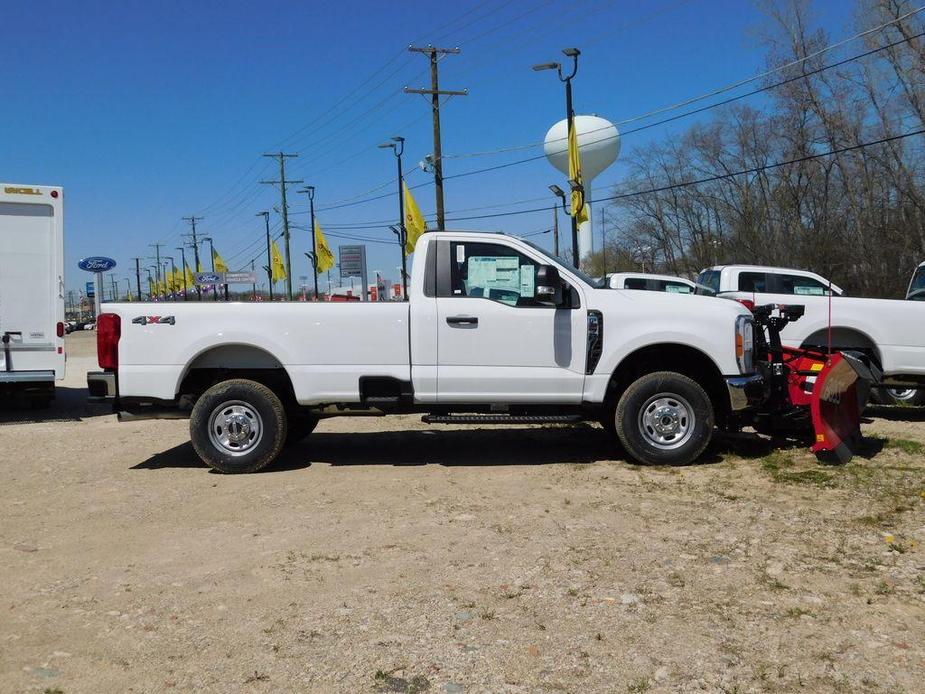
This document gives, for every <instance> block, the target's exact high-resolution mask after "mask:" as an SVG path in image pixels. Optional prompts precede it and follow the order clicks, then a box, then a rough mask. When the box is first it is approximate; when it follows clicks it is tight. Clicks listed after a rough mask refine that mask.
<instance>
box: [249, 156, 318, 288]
mask: <svg viewBox="0 0 925 694" xmlns="http://www.w3.org/2000/svg"><path fill="white" fill-rule="evenodd" d="M263 156H265V157H273V158H274V159H279V180H278V181H261V183H267V184H272V185H279V193H280V198H281V200H282V204H283V206H282V215H283V238H284V240H285V243H286V298H287V299H288V300H289V301H292V262H291V260H292V256H291V255H290V252H289V208H288V207H287V206H286V185H288V184H289V183H302V182H303V181H302V179H301V178H300V179H299V180H297V181H287V180H286V159H287V158H288V157H297V156H299V155H298V154H286V153H285V152H275V153H273V154H264V155H263ZM312 233H314V225H312ZM313 250H314V249H313ZM270 266H271V267H272V266H273V261H272V260H271V261H270Z"/></svg>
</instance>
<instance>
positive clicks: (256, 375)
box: [177, 344, 295, 405]
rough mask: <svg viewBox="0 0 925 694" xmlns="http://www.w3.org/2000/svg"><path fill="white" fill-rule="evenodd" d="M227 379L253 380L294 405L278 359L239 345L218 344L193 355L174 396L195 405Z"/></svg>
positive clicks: (288, 380)
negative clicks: (183, 398) (194, 356)
mask: <svg viewBox="0 0 925 694" xmlns="http://www.w3.org/2000/svg"><path fill="white" fill-rule="evenodd" d="M230 378H247V379H250V380H252V381H257V382H258V383H262V384H263V385H265V386H267V387H268V388H270V389H271V390H273V392H275V393H276V394H277V395H278V396H279V397H280V398H281V399H282V400H283V403H284V404H287V405H288V404H290V403H294V402H295V390H294V389H293V387H292V380H291V379H290V378H289V374H288V373H287V371H286V369H285V368H284V367H283V365H282V364H281V363H280V362H279V360H278V359H276V357H274V356H273V355H272V354H270V353H269V352H267V351H266V350H263V349H260V348H259V347H254V346H252V345H241V344H227V345H219V346H217V347H213V348H211V349H208V350H206V351H204V352H202V353H201V354H199V355H197V356H196V358H195V359H193V361H192V362H190V364H189V366H188V367H187V369H186V373H185V374H184V376H183V378H182V379H181V381H180V386H179V388H178V389H177V395H178V396H179V397H181V398H182V397H184V396H186V397H189V398H191V400H192V402H195V401H196V399H198V398H199V396H200V395H202V393H204V392H205V391H206V390H208V389H209V388H211V387H212V386H213V385H215V384H216V383H218V382H220V381H225V380H228V379H230Z"/></svg>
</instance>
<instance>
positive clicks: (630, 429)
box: [613, 371, 715, 465]
mask: <svg viewBox="0 0 925 694" xmlns="http://www.w3.org/2000/svg"><path fill="white" fill-rule="evenodd" d="M613 419H614V428H615V429H616V432H617V436H618V437H619V439H620V442H621V443H622V444H623V447H624V448H625V449H626V452H627V453H628V454H629V455H630V457H631V458H633V459H634V460H635V461H636V462H638V463H641V464H643V465H687V464H689V463H692V462H693V461H694V460H696V459H697V458H698V457H700V454H701V453H703V451H704V449H706V447H707V445H709V443H710V440H711V439H712V437H713V428H714V424H715V417H714V412H713V403H711V402H710V398H709V396H708V395H707V394H706V391H704V389H703V388H702V387H701V386H700V384H699V383H697V382H696V381H694V380H692V379H690V378H688V377H687V376H683V375H682V374H679V373H675V372H672V371H657V372H655V373H650V374H646V375H645V376H642V377H641V378H639V379H637V380H636V381H634V382H633V383H631V384H630V386H629V387H628V388H627V389H626V390H625V391H624V392H623V395H622V396H620V399H619V401H618V402H617V405H616V408H615V409H614V411H613Z"/></svg>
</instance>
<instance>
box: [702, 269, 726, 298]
mask: <svg viewBox="0 0 925 694" xmlns="http://www.w3.org/2000/svg"><path fill="white" fill-rule="evenodd" d="M719 274H720V271H719V270H704V271H703V272H701V273H700V274H699V275H698V276H697V284H700V285H703V286H704V287H705V288H706V289H708V290H709V291H710V292H712V293H713V294H717V293H718V292H719ZM697 293H698V294H708V293H709V292H704V291H701V290H700V288H699V287H698V289H697Z"/></svg>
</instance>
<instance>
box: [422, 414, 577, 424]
mask: <svg viewBox="0 0 925 694" xmlns="http://www.w3.org/2000/svg"><path fill="white" fill-rule="evenodd" d="M583 419H584V417H582V416H581V415H580V414H554V415H539V414H538V415H530V414H525V415H508V414H426V415H424V416H423V417H421V421H422V422H425V423H427V424H575V423H577V422H580V421H582V420H583Z"/></svg>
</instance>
